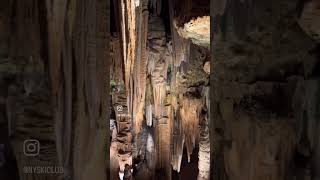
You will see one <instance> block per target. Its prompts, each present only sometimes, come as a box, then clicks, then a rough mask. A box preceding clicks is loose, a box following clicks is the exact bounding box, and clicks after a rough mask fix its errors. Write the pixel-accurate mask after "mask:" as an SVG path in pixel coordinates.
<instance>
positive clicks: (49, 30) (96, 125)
mask: <svg viewBox="0 0 320 180" xmlns="http://www.w3.org/2000/svg"><path fill="white" fill-rule="evenodd" d="M0 7H1V10H0V11H1V12H0V17H1V18H0V24H1V25H0V31H1V32H0V34H1V35H0V49H1V59H0V61H1V62H0V69H1V72H0V73H1V74H0V79H1V80H0V82H1V110H0V111H1V113H0V114H1V115H3V116H1V123H3V124H1V130H0V131H1V132H3V131H2V127H5V128H4V129H5V130H6V131H7V132H8V134H3V137H6V141H8V142H9V143H10V144H9V143H6V145H5V147H4V148H5V151H8V152H9V151H11V149H12V151H11V153H12V154H13V155H12V156H13V157H14V159H15V161H16V166H17V169H15V170H16V172H15V173H16V176H19V179H20V180H26V179H28V180H35V179H52V180H56V179H64V180H66V179H78V180H87V179H97V180H102V179H103V180H105V179H106V178H107V176H108V175H107V171H106V169H107V168H108V167H107V158H108V156H107V155H106V151H107V152H108V151H109V149H106V147H107V146H109V145H107V142H108V139H107V137H108V128H107V127H108V126H107V124H106V122H107V121H106V120H107V117H108V116H107V114H108V108H107V107H108V102H109V100H108V96H107V94H108V92H107V89H108V88H107V86H108V85H109V83H107V82H109V79H108V77H109V76H107V71H108V69H109V68H108V66H107V60H108V59H107V53H106V52H107V49H109V48H108V44H107V42H108V41H109V40H108V39H107V33H108V29H109V27H108V23H107V21H106V20H107V16H108V11H107V9H108V8H107V7H108V3H107V1H103V0H94V1H90V2H89V1H85V0H68V1H66V0H54V1H50V0H27V1H15V0H10V1H1V5H0ZM3 32H5V33H3ZM3 117H4V120H3V119H2V118H3ZM2 125H3V126H2ZM30 139H31V140H38V141H39V142H40V144H39V147H40V153H39V155H37V156H28V152H27V151H26V149H25V148H28V147H25V148H24V146H25V145H26V140H27V141H28V140H30ZM29 142H30V141H29ZM33 142H35V141H33ZM27 143H28V142H27ZM1 144H3V142H1ZM27 150H28V149H27ZM33 150H36V149H33ZM33 153H34V152H33ZM37 167H57V168H59V172H54V173H51V174H50V172H48V173H45V172H41V173H37V172H35V171H34V170H32V172H31V170H30V171H27V169H26V168H33V169H34V168H37ZM7 178H9V177H5V178H4V179H7ZM0 179H3V178H2V176H1V173H0Z"/></svg>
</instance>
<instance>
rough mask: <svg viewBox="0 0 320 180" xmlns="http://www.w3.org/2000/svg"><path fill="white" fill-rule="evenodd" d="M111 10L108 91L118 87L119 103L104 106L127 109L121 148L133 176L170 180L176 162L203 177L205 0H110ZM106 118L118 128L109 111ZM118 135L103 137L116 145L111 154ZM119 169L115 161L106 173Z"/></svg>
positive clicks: (207, 66) (206, 72)
mask: <svg viewBox="0 0 320 180" xmlns="http://www.w3.org/2000/svg"><path fill="white" fill-rule="evenodd" d="M182 4H186V8H181V5H182ZM112 7H113V8H114V9H113V10H112V18H111V21H113V22H114V24H115V25H116V26H115V27H114V28H113V29H112V34H113V38H114V39H115V41H114V42H117V43H118V42H119V41H120V42H121V43H120V44H121V45H120V47H119V48H112V49H111V51H112V54H111V55H112V56H113V57H114V58H112V59H114V62H113V66H112V70H111V72H112V74H111V78H112V83H111V86H114V87H115V88H114V89H115V90H118V89H119V87H120V86H121V88H120V89H122V90H124V91H125V92H126V99H127V103H126V104H123V103H120V102H119V99H118V98H114V96H116V95H115V93H113V94H112V97H113V98H112V104H121V105H122V106H123V107H127V108H125V109H127V112H125V114H127V116H128V117H130V118H128V119H127V121H126V122H127V123H130V124H131V126H130V128H131V129H130V130H131V131H130V132H131V135H132V141H131V142H129V141H126V143H127V144H126V145H128V146H131V149H132V157H130V158H132V164H130V163H128V165H132V170H133V173H132V176H133V179H173V178H174V176H176V174H177V173H175V172H174V171H172V170H175V171H176V172H182V171H184V168H185V165H183V166H181V164H182V163H183V161H186V162H188V161H190V164H195V165H196V166H194V165H190V166H191V168H192V171H193V172H194V174H196V176H195V178H194V179H197V176H198V175H199V179H209V169H210V164H209V163H210V145H209V144H210V143H209V131H208V119H209V117H208V112H209V111H208V108H209V94H208V92H209V91H208V87H209V71H210V63H209V60H210V56H209V29H210V26H209V22H210V21H209V1H208V0H201V1H193V0H188V1H183V2H182V1H176V0H175V1H167V0H150V1H148V0H140V1H133V0H132V1H131V0H128V1H124V0H122V1H116V0H114V1H112ZM185 15H187V17H184V16H185ZM199 21H201V22H199ZM188 22H189V23H188ZM194 22H198V23H199V24H197V23H195V25H194ZM184 24H186V27H187V28H186V29H181V28H180V27H182V25H184ZM184 31H186V32H184ZM196 33H199V34H196ZM112 44H114V43H113V42H112ZM115 47H118V45H115ZM116 51H117V53H116ZM118 51H121V52H123V53H122V55H119V54H118ZM116 72H123V73H122V75H119V76H118V75H115V74H114V73H116ZM122 102H123V101H122ZM113 109H114V107H113ZM111 119H115V122H116V123H117V125H115V126H114V127H119V122H120V121H119V120H118V119H119V117H118V116H117V112H116V113H115V117H111ZM120 131H121V130H120V129H117V130H116V131H115V133H112V134H110V136H112V137H111V138H112V139H113V140H112V142H113V141H114V142H115V143H114V144H118V145H114V146H112V145H111V149H119V148H121V147H122V146H123V142H120V141H119V140H117V138H115V137H116V136H117V135H116V134H117V133H119V132H120ZM116 132H117V133H116ZM199 150H200V151H201V152H199ZM111 151H112V150H111ZM114 152H115V154H113V155H112V156H116V155H119V152H117V151H116V150H115V151H114ZM183 152H186V154H187V155H186V156H185V157H184V155H183V154H184V153H183ZM193 153H194V154H198V153H199V158H197V159H199V160H198V161H199V163H198V161H197V160H196V161H195V160H192V159H191V158H190V156H191V154H193ZM111 158H112V157H111ZM128 158H129V157H128ZM115 159H117V158H115ZM191 161H194V162H191ZM115 162H116V161H115ZM126 163H127V162H126ZM122 165H123V164H122ZM197 165H198V166H199V167H197ZM119 166H120V169H121V163H120V161H119V163H118V164H117V163H116V164H115V165H114V167H112V169H117V168H118V167H119ZM198 168H199V170H197V169H198ZM120 171H121V170H120ZM197 172H200V173H199V174H198V173H197ZM112 173H113V175H114V177H115V176H117V174H118V172H112ZM124 173H125V172H124ZM128 175H129V176H130V175H131V174H128ZM120 176H121V177H120V178H122V176H126V175H125V174H121V175H120ZM181 178H190V177H187V176H182V177H181Z"/></svg>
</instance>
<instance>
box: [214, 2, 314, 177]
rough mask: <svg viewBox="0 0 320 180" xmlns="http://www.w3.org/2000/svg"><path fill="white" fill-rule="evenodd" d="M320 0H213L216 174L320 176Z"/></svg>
mask: <svg viewBox="0 0 320 180" xmlns="http://www.w3.org/2000/svg"><path fill="white" fill-rule="evenodd" d="M318 10H319V6H318V1H292V0H281V1H240V0H239V1H238V0H235V1H225V0H211V29H212V34H211V35H212V36H211V37H212V40H211V42H212V44H213V45H212V46H211V53H212V54H213V56H212V57H211V58H212V59H211V72H212V74H211V79H210V80H211V82H210V84H211V90H212V91H211V94H210V96H211V105H210V108H211V114H210V117H211V122H212V123H211V124H210V131H211V133H210V135H211V137H210V138H212V141H211V142H213V143H212V144H211V148H213V149H214V152H211V162H214V167H213V168H212V170H211V172H213V174H212V177H213V179H219V180H227V179H228V180H248V179H260V180H267V179H268V180H283V179H301V180H302V179H314V180H315V179H319V178H320V176H319V172H320V169H319V168H320V166H319V162H320V159H319V152H320V149H319V147H320V146H319V144H320V143H319V142H320V141H319V140H320V139H319V137H320V136H319V127H320V126H319V125H320V124H319V112H320V109H319V82H320V81H319V44H317V41H318V35H317V34H319V33H318V32H319V26H318V25H319V19H320V17H319V13H318Z"/></svg>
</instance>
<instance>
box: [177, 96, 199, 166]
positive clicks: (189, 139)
mask: <svg viewBox="0 0 320 180" xmlns="http://www.w3.org/2000/svg"><path fill="white" fill-rule="evenodd" d="M181 104H182V105H181V111H180V116H181V119H182V126H183V132H184V135H185V146H186V149H187V155H188V161H190V155H191V154H192V151H193V148H194V147H195V142H196V139H198V138H199V137H198V135H199V128H198V127H199V126H198V125H199V116H200V111H201V108H202V102H201V100H200V99H195V98H184V99H182V102H181Z"/></svg>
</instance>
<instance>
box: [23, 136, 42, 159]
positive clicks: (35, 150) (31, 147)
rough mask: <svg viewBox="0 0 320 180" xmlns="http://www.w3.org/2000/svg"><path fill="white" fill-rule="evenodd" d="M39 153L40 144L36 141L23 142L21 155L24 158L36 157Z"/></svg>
mask: <svg viewBox="0 0 320 180" xmlns="http://www.w3.org/2000/svg"><path fill="white" fill-rule="evenodd" d="M39 152H40V142H39V141H38V140H36V139H27V140H25V141H24V142H23V153H24V155H26V156H37V155H39Z"/></svg>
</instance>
